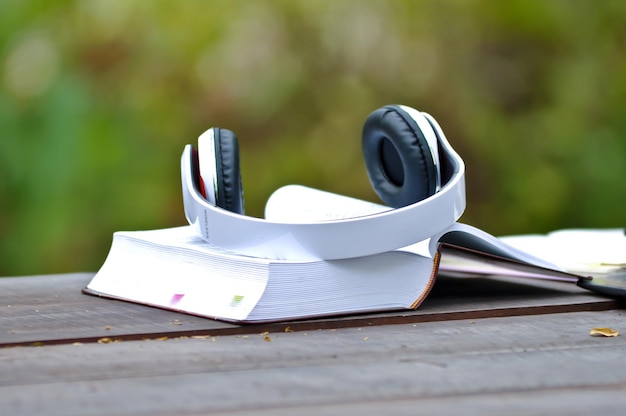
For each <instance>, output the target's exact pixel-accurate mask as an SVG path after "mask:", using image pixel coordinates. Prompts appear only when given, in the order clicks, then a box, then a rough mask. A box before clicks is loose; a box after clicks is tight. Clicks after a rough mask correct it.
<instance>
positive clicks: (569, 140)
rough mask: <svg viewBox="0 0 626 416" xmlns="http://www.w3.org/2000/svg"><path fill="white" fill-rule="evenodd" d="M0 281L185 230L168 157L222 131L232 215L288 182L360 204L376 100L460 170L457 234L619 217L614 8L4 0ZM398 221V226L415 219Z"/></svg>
mask: <svg viewBox="0 0 626 416" xmlns="http://www.w3.org/2000/svg"><path fill="white" fill-rule="evenodd" d="M2 9H3V12H2V14H0V64H1V68H0V69H1V71H2V72H1V74H0V75H1V78H0V132H1V137H0V236H1V239H0V275H18V274H33V273H53V272H68V271H80V270H96V269H97V268H98V267H99V265H100V264H101V262H102V261H103V260H104V257H105V256H106V253H107V251H108V247H109V245H110V241H111V234H112V233H113V232H114V231H116V230H121V229H149V228H157V227H167V226H174V225H181V224H184V223H185V220H184V216H183V211H182V201H181V198H180V184H179V181H180V180H179V166H178V163H179V157H180V153H181V151H182V148H183V146H184V145H185V144H186V143H193V142H194V141H195V140H196V138H197V136H198V135H199V134H201V133H202V132H203V131H204V130H205V129H206V128H208V127H210V126H221V127H224V128H229V129H232V130H234V131H236V132H237V133H238V136H239V139H240V146H241V153H242V161H241V163H242V174H243V179H244V188H245V190H246V193H245V196H246V208H247V211H248V212H249V213H250V214H252V215H257V216H260V215H262V209H263V204H264V201H265V199H266V198H267V197H268V195H269V194H270V193H271V192H272V190H274V189H276V188H277V187H279V186H281V185H284V184H287V183H302V184H307V185H310V186H314V187H319V188H323V189H327V190H330V191H334V192H339V193H345V194H349V195H352V196H356V197H361V198H366V199H371V200H375V196H374V194H373V192H372V191H371V189H370V188H369V184H368V181H367V177H366V173H365V169H364V166H363V162H362V160H361V150H360V132H361V128H362V123H363V121H364V120H365V118H366V116H367V115H368V114H369V113H370V112H371V111H373V110H374V109H376V108H378V107H379V106H380V105H383V104H387V103H403V104H407V105H410V106H413V107H416V108H418V109H421V110H423V111H427V112H429V113H431V114H433V115H434V116H435V117H436V118H437V119H438V121H439V122H440V124H441V125H442V126H443V128H444V130H445V131H446V134H447V136H448V138H449V139H450V141H451V142H452V144H453V145H454V146H455V147H456V148H457V150H458V151H459V153H461V155H462V156H463V157H464V158H465V160H466V163H467V192H468V209H467V211H466V214H465V215H464V217H463V219H462V220H463V221H465V222H467V223H470V224H473V225H476V226H479V227H481V228H484V229H486V230H488V231H490V232H493V233H496V234H510V233H522V232H543V231H548V230H550V229H555V228H561V227H604V226H609V227H616V226H622V225H624V222H623V221H626V218H625V217H624V212H625V208H626V182H625V181H624V178H625V177H626V175H625V173H626V167H625V166H626V164H625V163H624V161H625V159H626V140H624V137H625V136H626V118H625V117H624V116H623V112H624V109H626V54H624V53H623V51H624V49H625V48H626V24H625V23H626V2H622V1H620V0H613V1H612V0H605V1H602V2H598V1H594V0H571V1H566V0H551V1H544V0H520V1H501V2H497V1H496V2H494V1H486V0H485V1H481V0H467V1H455V0H440V1H435V0H433V1H426V0H422V1H411V0H390V1H350V0H319V1H304V0H302V1H293V0H292V1H287V0H284V1H269V0H268V1H240V2H234V1H221V0H218V1H215V0H214V1H211V2H204V1H198V0H191V1H185V2H171V1H165V0H162V1H154V0H153V1H148V0H137V1H122V0H113V1H109V0H83V1H55V2H45V1H36V0H26V1H16V0H5V1H3V6H2ZM416 226H418V225H416Z"/></svg>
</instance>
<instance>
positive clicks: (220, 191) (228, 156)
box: [214, 128, 244, 214]
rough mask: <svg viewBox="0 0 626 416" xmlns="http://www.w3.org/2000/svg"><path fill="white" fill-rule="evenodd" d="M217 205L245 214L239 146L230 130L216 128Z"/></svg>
mask: <svg viewBox="0 0 626 416" xmlns="http://www.w3.org/2000/svg"><path fill="white" fill-rule="evenodd" d="M214 139H215V166H216V173H217V198H216V205H217V206H218V207H220V208H224V209H226V210H228V211H231V212H235V213H237V214H243V213H244V202H243V187H242V181H241V172H240V170H239V144H238V141H237V136H236V135H235V133H233V132H232V131H230V130H226V129H220V128H215V129H214Z"/></svg>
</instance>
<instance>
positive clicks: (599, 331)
mask: <svg viewBox="0 0 626 416" xmlns="http://www.w3.org/2000/svg"><path fill="white" fill-rule="evenodd" d="M589 335H591V336H592V337H616V336H618V335H619V331H617V330H615V329H611V328H593V329H592V330H591V331H589Z"/></svg>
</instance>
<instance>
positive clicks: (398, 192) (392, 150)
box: [363, 105, 437, 208]
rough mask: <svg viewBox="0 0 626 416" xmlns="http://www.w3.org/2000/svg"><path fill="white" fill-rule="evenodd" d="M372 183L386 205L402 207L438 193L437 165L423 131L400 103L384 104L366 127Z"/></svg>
mask: <svg viewBox="0 0 626 416" xmlns="http://www.w3.org/2000/svg"><path fill="white" fill-rule="evenodd" d="M363 156H364V158H365V166H366V168H367V174H368V176H369V179H370V183H371V184H372V187H373V188H374V191H375V192H376V193H377V194H378V196H379V197H380V199H382V200H383V201H384V202H385V203H386V204H387V205H389V206H390V207H393V208H400V207H403V206H406V205H410V204H413V203H415V202H418V201H421V200H423V199H425V198H427V197H429V196H431V195H433V194H434V193H435V190H436V186H437V177H436V170H435V169H436V167H435V163H434V162H433V158H432V156H431V153H430V148H429V146H428V142H427V141H426V138H425V137H424V133H423V132H422V130H421V129H420V128H419V127H418V126H417V124H416V123H415V121H414V120H413V119H412V118H411V117H410V116H409V115H408V114H407V113H406V112H405V111H404V110H402V108H400V107H399V106H395V105H388V106H385V107H382V108H380V109H378V110H376V111H374V112H373V113H372V114H370V115H369V116H368V117H367V120H366V121H365V125H364V126H363Z"/></svg>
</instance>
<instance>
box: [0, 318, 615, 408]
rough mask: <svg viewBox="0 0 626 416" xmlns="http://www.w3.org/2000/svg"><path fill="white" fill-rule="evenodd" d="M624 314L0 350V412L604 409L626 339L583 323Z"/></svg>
mask: <svg viewBox="0 0 626 416" xmlns="http://www.w3.org/2000/svg"><path fill="white" fill-rule="evenodd" d="M624 322H626V321H625V320H624V312H623V311H607V312H585V313H571V314H551V315H541V316H521V317H505V318H489V319H481V320H476V321H473V320H461V321H447V322H425V323H420V324H403V325H389V326H374V327H363V328H346V329H338V330H322V331H312V332H306V333H305V332H294V333H276V334H269V335H267V334H256V335H248V336H246V335H238V336H224V337H216V338H215V339H211V338H210V337H209V338H206V339H175V340H167V341H154V340H152V341H129V342H120V343H111V344H83V345H57V346H48V347H42V348H26V347H17V348H6V349H2V350H0V351H1V353H0V408H2V409H5V410H6V411H7V414H12V415H22V414H37V413H45V414H47V415H56V414H58V415H73V414H81V415H88V414H93V415H99V414H103V415H104V414H117V413H123V414H128V415H139V414H152V415H166V414H181V413H183V414H194V413H195V414H203V413H207V412H211V413H214V412H224V413H228V414H231V413H232V414H238V413H241V414H249V413H252V412H254V413H255V414H267V415H270V414H272V415H276V414H286V413H290V414H293V413H296V414H313V412H316V414H319V413H317V412H322V413H325V412H326V411H329V412H343V411H345V412H347V414H357V412H358V413H359V414H374V413H376V414H379V413H380V412H381V411H385V412H386V413H389V412H393V413H394V414H395V413H403V412H406V413H408V412H409V411H410V410H412V411H413V413H412V414H414V413H415V412H417V410H420V411H419V413H420V414H422V413H425V414H428V413H438V412H442V413H457V412H458V409H459V408H458V407H457V406H463V407H462V409H463V414H485V413H486V414H495V413H499V414H502V413H506V414H511V412H512V411H513V410H515V411H519V414H528V413H533V412H538V411H543V412H544V413H550V414H551V412H550V411H549V410H555V409H557V410H559V411H561V410H563V409H565V410H566V411H567V410H571V411H573V413H574V414H583V412H585V413H592V414H599V413H604V412H608V411H614V410H616V409H620V408H623V406H624V405H626V395H624V394H623V393H624V391H625V390H626V337H623V336H621V337H616V338H596V337H590V336H589V330H590V329H591V328H593V327H597V326H610V327H614V328H615V329H620V330H622V331H624V330H626V324H625V323H624ZM267 336H269V340H266V337H267ZM589 387H591V388H592V389H591V390H589V389H588V388H589ZM596 400H597V401H596ZM511 406H520V407H519V408H515V409H513V408H511ZM546 409H547V410H548V411H546ZM504 410H506V411H504Z"/></svg>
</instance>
